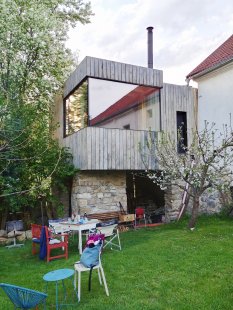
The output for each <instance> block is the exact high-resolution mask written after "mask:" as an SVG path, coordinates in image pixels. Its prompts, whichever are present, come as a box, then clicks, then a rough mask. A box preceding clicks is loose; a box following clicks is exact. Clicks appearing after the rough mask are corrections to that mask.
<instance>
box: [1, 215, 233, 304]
mask: <svg viewBox="0 0 233 310" xmlns="http://www.w3.org/2000/svg"><path fill="white" fill-rule="evenodd" d="M120 238H121V243H122V251H112V250H111V249H106V250H104V253H103V255H102V263H103V267H104V271H105V276H106V279H107V283H108V287H109V292H110V296H109V297H107V296H106V295H105V290H104V287H101V286H100V285H99V282H98V277H97V272H96V271H93V276H92V290H91V292H88V275H89V274H88V273H87V272H86V273H82V285H81V302H80V303H79V304H78V303H77V302H76V304H75V305H74V306H67V307H66V309H80V310H87V309H88V310H91V309H93V310H98V309H101V310H110V309H117V310H118V309H119V310H122V309H123V310H124V309H126V310H130V309H140V310H142V309H153V310H154V309H157V310H159V309H166V310H173V309H174V310H175V309H176V310H184V309H192V310H194V309H197V310H202V309H203V310H208V309H209V310H217V309H219V310H220V309H221V310H223V309H226V310H230V309H233V277H232V275H233V220H232V219H223V218H218V217H202V218H200V220H199V222H198V225H197V228H196V229H195V230H194V231H190V230H188V229H187V222H186V220H183V221H182V222H180V223H174V224H167V225H162V226H158V227H151V228H141V229H137V230H131V231H128V232H124V233H120ZM78 259H79V255H78V252H77V238H74V239H73V237H70V243H69V259H68V260H65V259H58V260H56V261H52V262H50V263H46V262H45V261H41V260H39V259H38V256H33V255H32V254H31V242H30V241H29V240H28V241H27V242H26V244H25V246H24V247H22V248H12V249H7V248H5V247H1V248H0V262H1V263H0V282H6V283H10V284H15V285H20V286H25V287H28V288H31V289H36V290H39V291H44V289H45V282H44V281H43V279H42V277H43V275H44V274H45V273H47V272H49V271H51V270H55V269H59V268H73V264H74V262H75V261H77V260H78ZM65 283H66V286H67V290H68V301H69V302H75V301H76V295H75V294H74V291H73V286H72V279H67V280H65ZM48 294H49V296H48V298H47V309H55V305H54V303H55V284H54V283H49V285H48ZM61 295H62V294H61V291H60V296H61ZM0 309H4V310H6V309H7V310H8V309H13V306H12V305H11V303H10V302H9V300H8V298H7V297H6V295H5V293H4V292H3V291H2V290H1V291H0ZM40 309H42V307H41V308H40Z"/></svg>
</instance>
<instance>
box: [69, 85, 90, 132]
mask: <svg viewBox="0 0 233 310" xmlns="http://www.w3.org/2000/svg"><path fill="white" fill-rule="evenodd" d="M87 123H88V93H87V81H85V82H84V83H83V84H82V85H81V86H80V87H78V88H77V89H76V90H75V91H74V92H73V93H71V94H70V95H69V96H68V97H67V98H66V99H65V135H66V136H67V135H70V134H72V133H74V132H76V131H78V130H79V129H81V128H84V127H87Z"/></svg>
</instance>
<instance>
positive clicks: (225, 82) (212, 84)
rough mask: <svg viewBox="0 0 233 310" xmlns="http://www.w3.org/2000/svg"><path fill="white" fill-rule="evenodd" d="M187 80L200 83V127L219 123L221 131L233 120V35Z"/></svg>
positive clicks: (190, 74) (192, 72)
mask: <svg viewBox="0 0 233 310" xmlns="http://www.w3.org/2000/svg"><path fill="white" fill-rule="evenodd" d="M186 78H187V80H194V81H195V82H197V83H198V125H199V129H201V128H203V127H202V126H203V125H204V121H205V120H207V121H208V122H209V123H212V122H214V123H216V128H218V129H220V130H221V129H222V126H223V124H229V121H230V114H231V117H233V35H232V36H230V37H229V38H228V39H227V40H226V41H225V42H224V43H223V44H222V45H220V46H219V47H218V48H217V49H216V50H215V51H214V52H213V53H212V54H210V55H209V56H208V57H207V58H206V59H205V60H204V61H202V62H201V63H200V64H199V65H198V66H197V67H196V68H195V69H193V70H192V71H191V72H190V73H189V74H188V75H187V77H186Z"/></svg>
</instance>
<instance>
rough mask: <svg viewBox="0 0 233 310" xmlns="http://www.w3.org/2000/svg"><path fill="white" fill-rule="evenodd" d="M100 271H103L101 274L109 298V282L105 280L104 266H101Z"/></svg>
mask: <svg viewBox="0 0 233 310" xmlns="http://www.w3.org/2000/svg"><path fill="white" fill-rule="evenodd" d="M100 271H101V274H102V278H103V282H104V288H105V292H106V295H107V296H109V291H108V286H107V282H106V278H105V275H104V270H103V267H102V266H100Z"/></svg>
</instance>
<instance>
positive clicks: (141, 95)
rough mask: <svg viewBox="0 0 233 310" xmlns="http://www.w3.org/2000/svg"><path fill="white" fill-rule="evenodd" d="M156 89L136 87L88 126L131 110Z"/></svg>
mask: <svg viewBox="0 0 233 310" xmlns="http://www.w3.org/2000/svg"><path fill="white" fill-rule="evenodd" d="M156 90H157V88H155V87H149V86H138V87H136V88H135V89H133V90H132V91H131V92H129V93H128V94H127V95H125V96H124V97H122V98H121V99H120V100H118V101H117V102H115V103H114V104H113V105H111V106H110V107H109V108H107V109H106V110H105V111H104V112H102V113H100V114H99V115H97V116H96V117H94V118H93V119H92V120H91V121H90V125H91V126H94V125H97V124H99V123H101V122H103V121H105V120H107V119H109V118H111V117H114V116H116V115H118V114H120V113H123V112H125V111H127V110H129V109H130V108H133V107H135V106H137V105H138V104H140V103H141V102H142V101H143V100H144V99H145V97H147V96H148V95H150V94H152V93H153V92H155V91H156Z"/></svg>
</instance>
